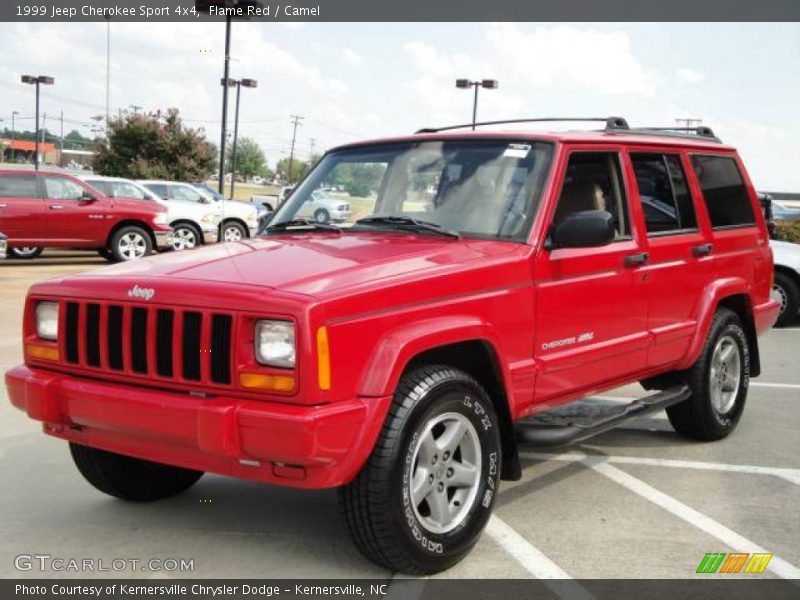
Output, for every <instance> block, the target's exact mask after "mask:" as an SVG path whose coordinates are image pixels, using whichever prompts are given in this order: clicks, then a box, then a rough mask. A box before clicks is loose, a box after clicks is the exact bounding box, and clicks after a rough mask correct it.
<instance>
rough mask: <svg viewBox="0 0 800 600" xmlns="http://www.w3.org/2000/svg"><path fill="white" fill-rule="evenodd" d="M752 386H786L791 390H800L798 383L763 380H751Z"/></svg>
mask: <svg viewBox="0 0 800 600" xmlns="http://www.w3.org/2000/svg"><path fill="white" fill-rule="evenodd" d="M750 387H763V388H785V389H789V390H800V385H799V384H796V383H763V382H761V381H751V382H750Z"/></svg>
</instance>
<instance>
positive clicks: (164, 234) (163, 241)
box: [153, 229, 175, 250]
mask: <svg viewBox="0 0 800 600" xmlns="http://www.w3.org/2000/svg"><path fill="white" fill-rule="evenodd" d="M153 236H154V237H155V238H156V248H158V249H159V250H168V249H169V248H172V245H173V244H174V243H175V234H174V233H173V232H172V230H171V229H170V230H169V231H154V232H153Z"/></svg>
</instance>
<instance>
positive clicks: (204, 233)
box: [81, 175, 220, 250]
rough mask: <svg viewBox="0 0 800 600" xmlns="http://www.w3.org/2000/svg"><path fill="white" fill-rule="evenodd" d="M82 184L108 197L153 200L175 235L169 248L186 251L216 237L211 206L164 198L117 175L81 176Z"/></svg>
mask: <svg viewBox="0 0 800 600" xmlns="http://www.w3.org/2000/svg"><path fill="white" fill-rule="evenodd" d="M81 179H83V180H84V181H85V182H86V183H88V184H89V185H91V186H92V187H94V188H96V189H98V190H100V191H102V192H103V193H104V194H106V195H107V196H110V197H112V198H126V199H129V200H144V201H150V202H157V203H158V204H161V205H162V206H164V207H165V208H166V209H167V215H168V220H169V226H170V227H172V231H173V232H174V234H175V236H174V237H175V240H174V243H173V248H174V249H175V250H187V249H191V248H195V247H196V246H200V245H202V244H213V243H214V242H216V241H217V238H218V237H219V223H220V216H219V214H218V213H217V212H216V210H215V209H214V208H213V207H209V206H208V205H206V204H198V203H196V202H186V201H183V200H164V199H163V198H161V196H159V195H158V194H156V193H155V192H153V191H151V190H149V189H147V188H146V187H144V186H143V185H141V184H139V183H136V182H135V181H131V180H130V179H123V178H121V177H103V176H102V175H83V176H81Z"/></svg>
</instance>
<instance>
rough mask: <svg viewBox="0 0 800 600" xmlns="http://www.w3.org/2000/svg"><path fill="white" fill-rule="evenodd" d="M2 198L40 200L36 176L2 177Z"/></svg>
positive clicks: (0, 177) (0, 183) (0, 189)
mask: <svg viewBox="0 0 800 600" xmlns="http://www.w3.org/2000/svg"><path fill="white" fill-rule="evenodd" d="M0 198H37V199H38V198H39V190H38V189H37V187H36V175H3V176H0Z"/></svg>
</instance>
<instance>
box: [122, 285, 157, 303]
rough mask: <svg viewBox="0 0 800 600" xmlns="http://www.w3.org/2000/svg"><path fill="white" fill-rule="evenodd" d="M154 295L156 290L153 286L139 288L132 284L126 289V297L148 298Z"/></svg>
mask: <svg viewBox="0 0 800 600" xmlns="http://www.w3.org/2000/svg"><path fill="white" fill-rule="evenodd" d="M155 295H156V291H155V290H154V289H153V288H140V287H139V286H138V285H134V286H133V287H132V288H131V289H129V290H128V298H142V299H143V300H150V299H151V298H152V297H153V296H155Z"/></svg>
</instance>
